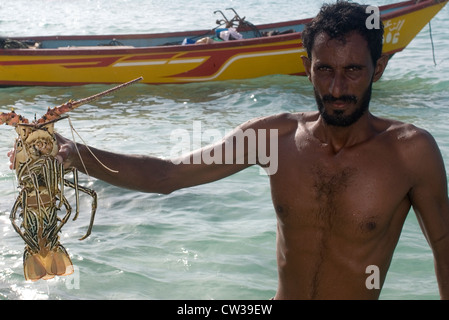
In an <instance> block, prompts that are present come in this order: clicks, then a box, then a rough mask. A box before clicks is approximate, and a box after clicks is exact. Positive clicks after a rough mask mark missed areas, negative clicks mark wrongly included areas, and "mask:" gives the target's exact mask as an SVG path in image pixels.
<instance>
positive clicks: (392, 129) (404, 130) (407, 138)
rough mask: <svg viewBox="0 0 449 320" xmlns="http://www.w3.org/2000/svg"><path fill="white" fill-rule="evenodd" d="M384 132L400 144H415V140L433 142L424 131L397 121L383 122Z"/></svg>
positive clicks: (429, 135)
mask: <svg viewBox="0 0 449 320" xmlns="http://www.w3.org/2000/svg"><path fill="white" fill-rule="evenodd" d="M382 121H384V123H385V127H386V130H385V132H386V133H387V134H389V135H390V136H392V137H393V138H394V139H396V140H398V141H400V142H417V140H429V139H431V140H433V137H432V135H431V134H430V133H429V132H428V131H427V130H425V129H423V128H420V127H417V126H416V125H414V124H411V123H406V122H401V121H397V120H385V119H383V120H382Z"/></svg>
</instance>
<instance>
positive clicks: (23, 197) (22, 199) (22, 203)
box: [9, 189, 37, 249]
mask: <svg viewBox="0 0 449 320" xmlns="http://www.w3.org/2000/svg"><path fill="white" fill-rule="evenodd" d="M19 207H22V208H25V209H23V211H24V215H26V208H27V191H26V190H25V189H23V190H22V191H21V192H20V194H19V196H18V197H17V199H16V201H15V202H14V205H13V207H12V209H11V214H10V215H9V219H10V220H11V224H12V226H13V228H14V230H15V231H16V232H17V233H18V234H19V236H20V237H21V238H22V239H23V241H25V243H26V245H27V246H29V247H31V248H36V249H37V246H36V244H35V243H34V242H33V241H31V240H30V239H28V237H26V236H25V235H24V234H23V232H22V230H21V229H20V228H19V226H18V225H17V224H16V219H17V210H18V209H19Z"/></svg>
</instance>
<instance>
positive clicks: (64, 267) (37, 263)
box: [23, 244, 74, 281]
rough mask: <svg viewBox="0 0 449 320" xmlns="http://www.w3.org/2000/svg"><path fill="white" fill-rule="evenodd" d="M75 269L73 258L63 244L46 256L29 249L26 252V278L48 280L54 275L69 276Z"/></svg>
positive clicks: (24, 256) (24, 268) (24, 259)
mask: <svg viewBox="0 0 449 320" xmlns="http://www.w3.org/2000/svg"><path fill="white" fill-rule="evenodd" d="M73 270H74V268H73V264H72V260H70V257H69V255H68V253H67V251H66V250H65V248H64V247H63V246H62V245H61V244H59V245H58V246H57V247H56V248H54V249H53V250H51V251H49V252H48V253H47V255H45V256H43V255H41V254H39V253H33V252H30V251H29V250H27V249H26V250H25V252H24V255H23V272H24V275H25V279H26V280H31V281H37V280H39V279H44V280H48V279H51V278H53V277H54V276H67V275H70V274H72V273H73Z"/></svg>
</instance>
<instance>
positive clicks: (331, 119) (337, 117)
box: [313, 82, 373, 127]
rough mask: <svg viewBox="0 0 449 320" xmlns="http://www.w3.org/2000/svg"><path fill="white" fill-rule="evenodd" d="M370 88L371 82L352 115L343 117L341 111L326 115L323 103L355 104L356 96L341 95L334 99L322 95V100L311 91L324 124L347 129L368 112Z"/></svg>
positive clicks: (328, 95)
mask: <svg viewBox="0 0 449 320" xmlns="http://www.w3.org/2000/svg"><path fill="white" fill-rule="evenodd" d="M372 87H373V83H372V82H371V84H370V85H369V87H368V89H367V90H366V91H365V92H364V93H363V95H362V98H361V100H360V106H359V107H358V108H357V109H356V110H355V111H354V112H353V113H351V114H349V115H346V116H345V115H344V111H343V110H334V112H333V113H332V114H329V113H327V112H326V110H325V108H324V102H334V101H342V102H347V103H354V104H356V103H357V101H358V99H357V97H356V96H352V95H343V96H341V97H334V96H332V95H330V94H327V95H324V96H323V98H321V97H320V96H319V94H318V92H317V91H316V90H315V88H314V89H313V90H314V92H315V99H316V103H317V105H318V111H319V112H320V114H321V117H322V118H323V119H324V122H326V123H327V124H328V125H331V126H336V127H348V126H350V125H352V124H353V123H355V122H356V121H357V120H359V119H360V118H361V117H362V116H363V114H364V113H365V112H366V111H367V110H368V107H369V102H370V100H371V91H372Z"/></svg>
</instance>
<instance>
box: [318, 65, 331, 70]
mask: <svg viewBox="0 0 449 320" xmlns="http://www.w3.org/2000/svg"><path fill="white" fill-rule="evenodd" d="M317 69H318V71H331V70H332V69H331V68H329V67H326V66H321V67H318V68H317Z"/></svg>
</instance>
